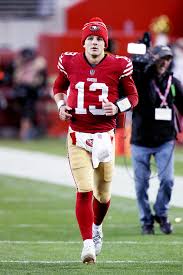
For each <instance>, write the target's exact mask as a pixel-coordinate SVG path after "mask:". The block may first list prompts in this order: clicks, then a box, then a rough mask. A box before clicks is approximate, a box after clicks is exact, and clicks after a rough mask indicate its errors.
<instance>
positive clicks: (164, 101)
mask: <svg viewBox="0 0 183 275" xmlns="http://www.w3.org/2000/svg"><path fill="white" fill-rule="evenodd" d="M172 60H173V53H172V50H171V49H170V48H169V47H167V46H156V47H154V48H151V47H149V48H148V50H147V52H146V54H144V55H138V54H137V55H133V56H132V61H133V66H134V74H133V79H134V81H135V84H136V87H137V90H138V93H139V104H138V105H137V106H136V107H135V108H134V110H133V115H132V136H131V150H132V163H133V170H134V175H135V190H136V196H137V202H138V208H139V216H140V223H141V226H142V234H154V233H155V232H154V222H155V221H156V222H157V223H158V224H159V225H160V230H161V231H162V232H163V233H164V234H171V233H172V231H173V228H172V225H171V223H170V222H169V220H168V208H169V203H170V199H171V194H172V189H173V184H174V163H173V159H174V157H173V151H174V139H175V137H176V130H175V123H174V120H175V111H174V105H175V106H176V108H177V109H178V111H179V112H180V113H181V114H183V88H182V86H181V84H180V82H179V80H177V79H176V78H175V77H174V76H173V73H172V72H171V64H172ZM152 156H153V157H154V159H155V164H156V167H157V171H158V178H159V181H160V186H159V190H158V193H157V197H156V201H155V203H154V205H153V210H154V214H152V210H151V207H150V203H149V198H148V193H147V191H148V188H149V180H150V174H151V167H150V159H151V157H152Z"/></svg>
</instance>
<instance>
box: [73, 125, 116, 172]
mask: <svg viewBox="0 0 183 275" xmlns="http://www.w3.org/2000/svg"><path fill="white" fill-rule="evenodd" d="M69 132H70V133H75V138H76V146H79V147H81V148H84V149H85V150H87V151H88V152H90V153H91V156H92V164H93V167H94V168H97V167H98V165H99V163H100V162H109V161H112V155H113V145H112V139H113V136H114V131H109V132H104V133H95V134H91V133H83V132H77V131H73V130H72V129H71V128H70V129H69Z"/></svg>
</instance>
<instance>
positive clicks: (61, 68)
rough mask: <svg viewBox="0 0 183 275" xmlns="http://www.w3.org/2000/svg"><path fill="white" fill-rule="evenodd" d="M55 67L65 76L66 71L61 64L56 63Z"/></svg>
mask: <svg viewBox="0 0 183 275" xmlns="http://www.w3.org/2000/svg"><path fill="white" fill-rule="evenodd" d="M57 68H58V69H59V70H60V71H61V72H63V73H64V74H65V75H66V76H67V73H66V71H65V70H64V69H63V66H62V67H61V66H60V65H59V63H58V65H57Z"/></svg>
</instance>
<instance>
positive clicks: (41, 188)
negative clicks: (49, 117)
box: [0, 139, 183, 275]
mask: <svg viewBox="0 0 183 275" xmlns="http://www.w3.org/2000/svg"><path fill="white" fill-rule="evenodd" d="M0 146H9V147H14V148H22V149H28V150H36V151H41V152H46V153H52V154H57V155H58V154H65V153H66V150H65V140H56V141H55V140H49V139H48V140H47V139H45V140H39V141H31V142H26V143H22V142H19V141H0ZM177 155H180V150H178V151H177ZM53 176H54V175H53ZM0 190H1V191H0V275H1V274H8V275H9V274H13V275H14V274H15V275H16V274H27V275H28V274H29V275H30V274H41V275H42V274H50V275H52V274H68V275H69V274H93V275H94V274H112V275H117V274H127V275H130V274H133V275H135V274H138V275H148V274H151V275H152V274H154V275H157V274H158V275H159V274H163V275H165V274H171V275H182V274H183V221H182V222H180V223H175V221H174V220H175V218H176V217H182V220H183V209H182V208H171V209H170V211H169V218H170V220H171V222H172V224H173V226H174V233H173V234H172V235H168V236H166V235H164V234H162V233H161V232H160V230H159V227H158V225H156V228H155V229H156V234H155V235H154V236H142V235H141V234H140V226H139V221H138V213H137V207H136V202H135V201H134V200H130V199H126V198H122V197H116V196H113V197H112V201H111V208H110V210H109V213H108V215H107V217H106V220H105V222H104V245H103V250H102V253H101V255H99V256H98V257H97V263H96V264H95V265H84V264H82V263H81V262H80V253H81V249H82V241H81V238H80V234H79V229H78V226H77V223H76V219H75V213H74V205H75V190H74V188H69V187H63V186H59V185H54V184H51V183H50V184H49V183H45V182H38V181H32V180H27V179H19V178H15V177H9V176H2V175H0Z"/></svg>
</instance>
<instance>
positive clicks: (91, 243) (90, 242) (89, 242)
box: [83, 239, 93, 246]
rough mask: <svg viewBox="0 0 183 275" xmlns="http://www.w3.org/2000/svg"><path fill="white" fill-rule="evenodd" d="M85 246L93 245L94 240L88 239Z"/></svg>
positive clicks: (84, 242)
mask: <svg viewBox="0 0 183 275" xmlns="http://www.w3.org/2000/svg"><path fill="white" fill-rule="evenodd" d="M83 244H84V246H85V245H86V246H88V245H93V240H92V239H86V240H84V241H83Z"/></svg>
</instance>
